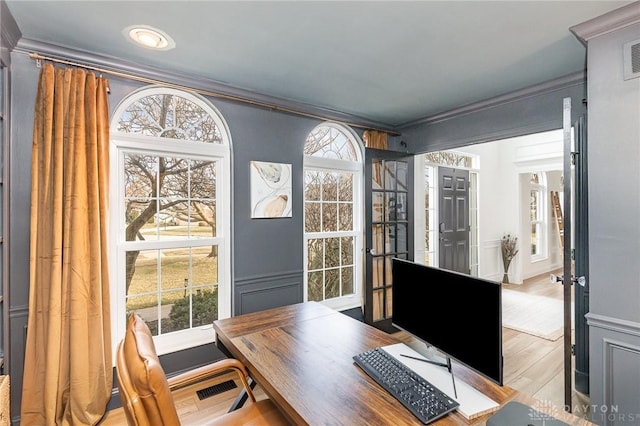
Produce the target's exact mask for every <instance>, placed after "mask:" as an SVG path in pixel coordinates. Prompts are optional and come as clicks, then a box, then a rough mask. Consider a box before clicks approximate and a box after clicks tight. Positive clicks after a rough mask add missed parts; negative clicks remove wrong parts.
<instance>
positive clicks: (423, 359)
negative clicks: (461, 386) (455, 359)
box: [400, 354, 458, 399]
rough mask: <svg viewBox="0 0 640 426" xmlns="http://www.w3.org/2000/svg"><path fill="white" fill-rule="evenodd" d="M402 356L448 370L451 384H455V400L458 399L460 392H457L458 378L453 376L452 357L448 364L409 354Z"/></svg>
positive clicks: (448, 357) (448, 358) (448, 359)
mask: <svg viewBox="0 0 640 426" xmlns="http://www.w3.org/2000/svg"><path fill="white" fill-rule="evenodd" d="M400 356H402V357H405V358H410V359H415V360H416V361H420V362H426V363H429V364H431V365H437V366H438V367H445V368H446V369H447V371H448V372H449V374H450V375H451V383H452V384H453V396H454V398H455V399H458V391H457V390H456V377H455V376H454V375H453V370H452V369H451V357H450V356H447V362H446V363H444V362H439V361H434V360H432V359H427V358H423V357H416V356H412V355H407V354H400Z"/></svg>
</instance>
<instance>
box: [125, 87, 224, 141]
mask: <svg viewBox="0 0 640 426" xmlns="http://www.w3.org/2000/svg"><path fill="white" fill-rule="evenodd" d="M118 131H120V132H125V133H139V134H143V135H148V136H158V137H165V138H175V139H178V140H190V141H198V142H210V143H221V142H222V136H221V134H220V131H219V129H218V127H217V126H216V124H215V122H214V121H213V118H212V117H211V115H210V114H209V112H208V111H205V110H204V109H203V108H202V107H201V106H199V105H197V104H196V103H194V102H191V101H190V100H188V99H186V98H183V97H181V96H177V95H173V94H156V95H150V96H146V97H144V98H141V99H139V100H138V101H136V102H133V103H132V104H131V105H130V106H129V107H128V108H127V109H126V111H124V113H123V114H122V116H121V117H120V120H119V122H118Z"/></svg>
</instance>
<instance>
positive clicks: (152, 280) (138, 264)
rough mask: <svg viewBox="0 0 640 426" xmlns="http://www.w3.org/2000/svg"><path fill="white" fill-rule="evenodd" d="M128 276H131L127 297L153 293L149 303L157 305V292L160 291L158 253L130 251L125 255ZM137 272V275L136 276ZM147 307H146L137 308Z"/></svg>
mask: <svg viewBox="0 0 640 426" xmlns="http://www.w3.org/2000/svg"><path fill="white" fill-rule="evenodd" d="M125 257H126V264H127V276H131V279H130V284H129V285H128V288H127V295H133V296H135V295H142V294H150V293H153V295H152V296H151V298H150V299H149V300H148V303H155V302H156V296H155V292H156V291H157V290H158V282H159V281H158V257H159V255H158V251H157V250H141V251H128V252H127V253H126V255H125ZM134 272H135V274H134ZM137 307H146V306H137Z"/></svg>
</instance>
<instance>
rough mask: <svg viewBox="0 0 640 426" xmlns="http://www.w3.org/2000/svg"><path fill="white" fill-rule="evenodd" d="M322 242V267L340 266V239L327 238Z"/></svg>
mask: <svg viewBox="0 0 640 426" xmlns="http://www.w3.org/2000/svg"><path fill="white" fill-rule="evenodd" d="M324 241H325V243H324V244H325V245H324V259H325V260H324V267H325V268H335V267H337V266H340V238H327V239H325V240H324Z"/></svg>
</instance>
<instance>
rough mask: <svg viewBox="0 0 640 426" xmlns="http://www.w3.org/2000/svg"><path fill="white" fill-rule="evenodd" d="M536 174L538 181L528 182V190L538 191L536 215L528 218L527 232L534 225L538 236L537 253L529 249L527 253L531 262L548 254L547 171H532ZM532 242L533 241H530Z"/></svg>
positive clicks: (543, 258)
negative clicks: (533, 217) (535, 217)
mask: <svg viewBox="0 0 640 426" xmlns="http://www.w3.org/2000/svg"><path fill="white" fill-rule="evenodd" d="M534 173H536V174H537V175H538V183H537V184H534V183H531V184H530V188H529V191H536V192H538V210H537V213H538V217H537V219H535V220H531V218H529V233H530V232H531V225H534V224H535V225H536V227H537V229H536V236H537V237H538V239H537V241H536V244H537V247H538V253H536V254H532V253H531V249H529V255H530V256H531V262H540V261H542V260H545V259H547V256H548V252H549V250H548V243H547V241H548V230H549V223H548V219H547V218H548V217H549V213H550V212H549V202H548V194H547V192H548V191H547V173H546V172H541V171H538V172H534ZM532 243H533V241H532Z"/></svg>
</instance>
